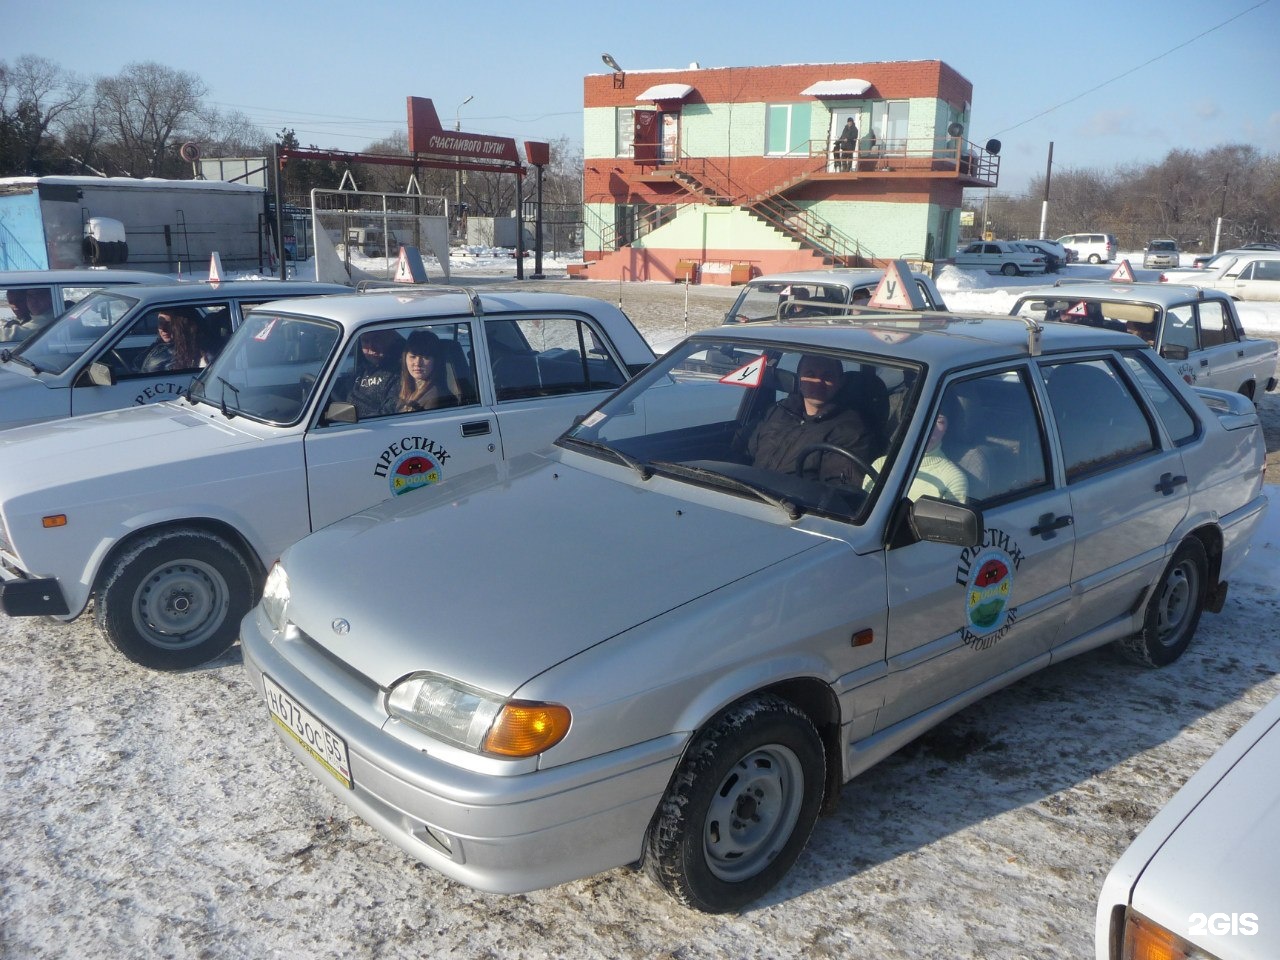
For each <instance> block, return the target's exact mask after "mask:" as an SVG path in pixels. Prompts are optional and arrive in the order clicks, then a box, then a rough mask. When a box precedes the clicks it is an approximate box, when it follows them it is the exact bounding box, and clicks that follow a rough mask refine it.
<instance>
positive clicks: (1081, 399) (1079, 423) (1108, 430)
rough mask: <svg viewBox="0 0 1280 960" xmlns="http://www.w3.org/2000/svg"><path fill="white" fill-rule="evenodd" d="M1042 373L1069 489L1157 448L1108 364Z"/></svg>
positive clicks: (1077, 363)
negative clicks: (1075, 483)
mask: <svg viewBox="0 0 1280 960" xmlns="http://www.w3.org/2000/svg"><path fill="white" fill-rule="evenodd" d="M1041 369H1042V371H1043V373H1044V378H1045V383H1046V386H1047V388H1048V393H1049V401H1050V404H1051V406H1052V408H1053V419H1054V422H1055V423H1056V424H1057V427H1058V439H1059V441H1060V442H1061V444H1062V460H1063V466H1064V467H1065V469H1066V474H1067V482H1068V483H1071V482H1073V481H1076V480H1079V479H1082V478H1084V477H1087V476H1090V475H1092V474H1095V473H1098V472H1100V471H1102V470H1108V469H1111V468H1113V467H1115V466H1118V465H1119V464H1121V463H1125V462H1127V461H1129V460H1132V459H1134V458H1135V457H1139V456H1142V455H1143V454H1145V453H1148V452H1150V451H1152V450H1155V449H1157V448H1158V447H1159V443H1158V441H1157V438H1156V435H1155V433H1154V431H1153V429H1152V424H1151V423H1150V421H1148V420H1147V416H1146V414H1145V413H1144V412H1143V408H1142V404H1141V403H1140V402H1139V400H1138V398H1137V397H1135V396H1134V394H1133V393H1132V391H1131V389H1130V387H1129V385H1128V383H1127V382H1126V381H1125V379H1124V378H1123V377H1122V376H1121V375H1120V372H1119V370H1117V369H1116V368H1115V367H1113V366H1112V365H1111V363H1110V362H1108V361H1106V360H1073V361H1068V362H1063V363H1047V364H1044V365H1043V366H1042V367H1041Z"/></svg>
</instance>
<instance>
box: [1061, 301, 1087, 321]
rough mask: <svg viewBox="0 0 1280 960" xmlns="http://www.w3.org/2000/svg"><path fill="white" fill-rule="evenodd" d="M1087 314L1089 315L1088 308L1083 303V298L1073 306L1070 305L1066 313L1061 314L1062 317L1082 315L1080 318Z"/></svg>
mask: <svg viewBox="0 0 1280 960" xmlns="http://www.w3.org/2000/svg"><path fill="white" fill-rule="evenodd" d="M1088 315H1089V309H1088V308H1087V307H1086V306H1085V305H1084V301H1083V300H1081V301H1080V302H1079V303H1077V304H1076V305H1075V306H1074V307H1072V308H1071V309H1070V310H1068V311H1067V312H1066V313H1064V314H1063V316H1064V317H1082V318H1083V317H1087V316H1088Z"/></svg>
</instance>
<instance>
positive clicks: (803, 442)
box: [747, 354, 876, 487]
mask: <svg viewBox="0 0 1280 960" xmlns="http://www.w3.org/2000/svg"><path fill="white" fill-rule="evenodd" d="M843 375H844V368H843V367H842V366H841V364H840V361H839V360H837V359H836V358H835V357H824V356H820V355H817V354H805V355H804V356H802V357H801V358H800V363H799V366H798V368H797V370H796V376H797V378H798V380H799V389H798V391H797V392H796V393H794V394H792V395H791V396H789V397H787V398H786V399H785V400H782V401H781V402H779V403H778V404H776V405H775V406H774V408H773V409H772V410H770V411H769V412H768V413H767V414H766V415H765V418H764V419H763V420H761V421H760V425H759V426H758V427H756V429H755V432H754V433H752V435H751V439H750V440H748V441H747V453H748V455H750V457H751V462H752V464H753V465H754V466H757V467H760V468H761V469H764V470H774V471H776V472H778V473H794V474H801V473H802V475H803V476H806V477H817V479H819V480H822V481H823V482H824V483H839V484H844V485H848V486H853V487H858V486H860V485H861V483H862V479H863V473H862V471H861V470H860V469H859V468H858V467H857V466H856V465H855V464H854V463H853V461H852V460H850V459H849V458H848V457H844V456H841V455H840V454H838V453H831V452H829V451H823V452H820V453H812V454H810V455H809V456H808V457H807V458H805V461H804V463H803V464H800V463H799V462H797V460H798V457H799V455H800V452H801V451H802V450H804V449H805V448H806V447H809V446H812V445H813V444H815V443H830V444H833V445H835V446H837V447H841V448H843V449H845V450H848V451H849V452H850V453H852V454H853V455H854V456H855V457H857V458H858V459H859V460H861V461H862V462H863V463H864V464H869V463H871V461H872V460H873V459H875V455H876V451H875V434H874V432H873V431H872V429H871V428H870V426H869V425H868V424H867V423H866V422H865V421H864V420H863V418H862V414H860V413H859V412H858V411H856V410H850V409H848V408H846V407H843V406H841V405H840V404H839V402H838V401H837V394H838V393H839V391H840V387H841V384H842V382H843ZM802 468H803V472H802Z"/></svg>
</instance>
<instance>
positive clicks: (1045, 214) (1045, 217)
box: [1040, 140, 1053, 240]
mask: <svg viewBox="0 0 1280 960" xmlns="http://www.w3.org/2000/svg"><path fill="white" fill-rule="evenodd" d="M1052 175H1053V141H1052V140H1050V141H1049V162H1048V164H1047V165H1046V166H1045V168H1044V200H1043V201H1041V203H1040V239H1041V240H1043V239H1044V238H1045V237H1044V230H1045V224H1047V223H1048V221H1049V178H1050V177H1051V176H1052Z"/></svg>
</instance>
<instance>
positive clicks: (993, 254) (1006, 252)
mask: <svg viewBox="0 0 1280 960" xmlns="http://www.w3.org/2000/svg"><path fill="white" fill-rule="evenodd" d="M955 263H956V266H957V267H965V268H976V269H980V270H985V271H987V273H1000V274H1003V275H1004V276H1006V277H1018V276H1022V275H1023V274H1024V273H1044V272H1045V270H1046V269H1048V263H1047V262H1046V260H1045V256H1044V254H1043V253H1041V252H1040V251H1038V250H1031V249H1030V248H1028V247H1024V246H1023V245H1022V244H1021V243H1015V242H1013V241H1011V240H975V241H974V242H973V243H970V244H969V245H968V246H965V247H962V248H961V249H960V250H959V251H958V252H957V253H956V259H955Z"/></svg>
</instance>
